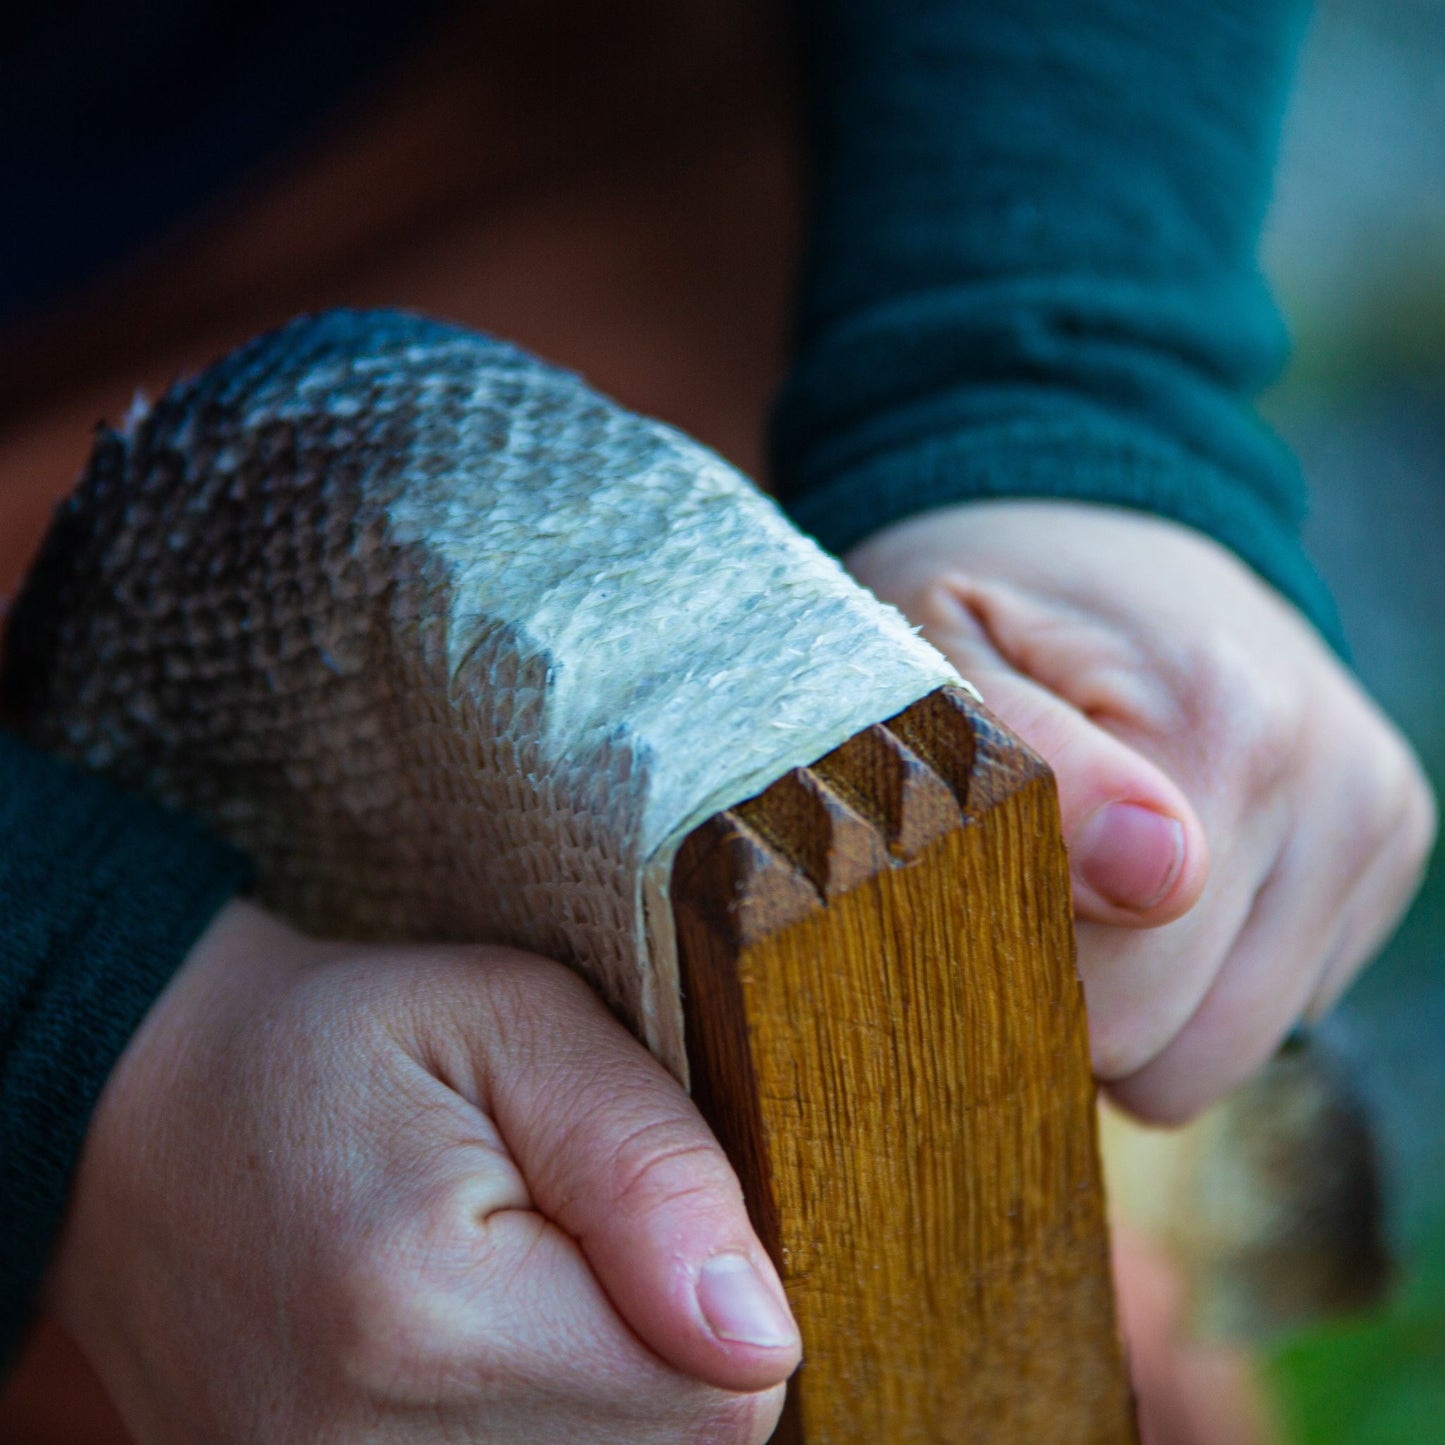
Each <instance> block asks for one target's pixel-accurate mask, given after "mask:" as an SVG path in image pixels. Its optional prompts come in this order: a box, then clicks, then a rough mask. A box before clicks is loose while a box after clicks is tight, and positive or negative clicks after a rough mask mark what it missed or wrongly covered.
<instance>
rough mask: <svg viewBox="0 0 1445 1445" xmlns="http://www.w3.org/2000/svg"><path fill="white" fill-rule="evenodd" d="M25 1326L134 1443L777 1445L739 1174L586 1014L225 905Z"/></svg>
mask: <svg viewBox="0 0 1445 1445" xmlns="http://www.w3.org/2000/svg"><path fill="white" fill-rule="evenodd" d="M46 1303H47V1306H48V1308H49V1309H50V1310H51V1311H52V1313H54V1314H55V1316H56V1317H57V1318H58V1319H59V1321H60V1322H61V1324H63V1325H64V1326H65V1327H66V1328H67V1329H68V1330H69V1332H70V1333H71V1334H72V1335H73V1336H74V1337H75V1338H76V1339H77V1341H78V1342H79V1343H80V1345H81V1348H82V1349H83V1350H84V1351H85V1353H86V1354H87V1355H88V1356H89V1358H90V1360H91V1362H92V1363H93V1364H94V1365H95V1367H96V1368H97V1370H98V1372H99V1373H100V1375H101V1377H102V1379H103V1380H104V1381H105V1382H106V1384H107V1386H108V1388H109V1389H110V1390H111V1392H112V1394H113V1395H114V1397H115V1399H116V1401H117V1404H118V1405H119V1407H120V1410H121V1413H122V1415H123V1416H124V1418H125V1419H126V1421H127V1424H128V1426H129V1427H130V1429H131V1430H132V1431H133V1432H134V1433H135V1435H136V1438H137V1440H138V1441H139V1442H141V1445H152V1442H166V1445H171V1442H176V1445H181V1442H184V1445H202V1442H204V1445H227V1442H236V1445H273V1442H274V1445H319V1442H328V1445H330V1442H334V1445H356V1442H358V1441H363V1440H364V1441H368V1442H380V1441H386V1442H406V1445H430V1442H441V1441H446V1442H458V1441H478V1442H480V1441H488V1442H491V1441H516V1442H527V1445H538V1442H542V1441H562V1440H566V1441H569V1442H603V1441H616V1442H626V1445H641V1442H646V1441H657V1442H662V1441H666V1442H669V1445H675V1442H677V1441H680V1440H688V1441H717V1442H735V1441H736V1442H741V1441H762V1440H765V1439H767V1437H768V1435H769V1434H770V1433H771V1430H772V1428H773V1425H774V1423H775V1421H776V1419H777V1416H778V1413H779V1410H780V1409H781V1403H782V1394H783V1391H782V1385H781V1382H782V1381H783V1380H784V1379H786V1377H787V1376H788V1375H789V1374H790V1373H791V1372H792V1370H793V1369H794V1367H795V1366H796V1364H797V1362H798V1358H799V1345H798V1339H797V1333H796V1328H795V1326H794V1325H793V1323H792V1320H791V1317H790V1315H789V1314H788V1311H787V1305H786V1303H785V1301H784V1297H783V1294H782V1290H781V1287H780V1285H779V1283H778V1279H777V1276H776V1274H775V1273H774V1271H773V1268H772V1266H771V1264H770V1263H769V1261H768V1258H767V1255H766V1254H765V1253H764V1251H763V1249H762V1247H761V1245H760V1244H759V1243H758V1241H757V1239H756V1237H755V1236H754V1234H753V1231H752V1229H751V1227H750V1225H749V1223H748V1217H747V1214H746V1211H745V1209H744V1207H743V1201H742V1196H741V1193H740V1191H739V1188H738V1185H737V1181H736V1179H735V1177H734V1175H733V1172H732V1170H731V1168H730V1167H729V1166H728V1164H727V1161H726V1159H725V1158H724V1157H723V1155H722V1153H721V1151H720V1150H719V1148H718V1146H717V1144H716V1143H715V1142H714V1140H713V1138H712V1136H711V1135H710V1133H709V1132H708V1130H707V1128H706V1126H705V1125H704V1123H703V1121H702V1119H701V1118H700V1117H699V1115H698V1114H697V1112H696V1110H695V1109H694V1108H693V1106H692V1105H691V1103H690V1102H689V1101H688V1100H687V1098H686V1097H685V1095H684V1094H683V1092H682V1090H681V1089H680V1088H679V1087H678V1086H677V1084H676V1083H675V1082H674V1081H673V1080H672V1079H671V1078H670V1077H669V1076H668V1075H667V1074H666V1073H665V1072H664V1071H663V1070H662V1068H661V1067H660V1066H659V1065H658V1064H656V1063H655V1062H654V1061H653V1059H652V1058H651V1057H650V1056H649V1055H648V1054H647V1053H646V1052H645V1051H644V1050H643V1049H642V1047H641V1046H640V1045H639V1044H637V1043H636V1042H635V1041H634V1040H633V1039H632V1038H631V1037H630V1036H629V1035H628V1034H627V1033H626V1032H625V1031H624V1030H623V1029H622V1027H621V1026H620V1025H619V1024H618V1023H616V1022H615V1021H614V1020H613V1019H612V1017H611V1016H610V1015H609V1014H608V1013H607V1012H606V1011H605V1010H604V1009H603V1007H602V1006H601V1005H600V1004H599V1003H598V1001H597V1000H596V998H595V997H594V996H593V995H592V993H591V992H590V990H589V989H588V988H587V987H586V986H585V985H584V984H582V983H581V982H579V980H578V979H576V978H575V977H574V976H573V975H572V974H570V973H569V972H568V971H566V970H565V969H563V968H561V967H559V966H558V965H556V964H553V963H549V962H547V961H546V960H543V959H540V958H536V957H534V956H532V955H529V954H525V953H520V952H518V951H516V950H513V949H505V948H479V949H464V948H459V947H437V948H426V949H417V948H409V949H401V948H362V947H353V946H341V945H336V944H321V943H317V942H315V941H313V940H310V939H307V938H304V937H302V936H301V935H300V934H298V933H295V932H293V931H292V930H291V929H289V928H286V927H284V926H283V925H281V924H279V923H277V922H275V921H273V920H272V919H270V918H269V917H267V916H266V915H265V914H263V913H261V912H259V911H258V910H256V909H254V908H251V907H249V906H247V905H245V904H232V905H231V906H230V907H229V908H228V909H226V910H225V911H224V912H223V913H222V914H221V915H220V917H219V918H218V920H217V921H216V923H215V924H213V925H212V927H211V929H210V930H209V932H208V933H207V934H206V936H205V937H204V938H203V939H202V940H201V942H200V943H199V944H198V945H197V947H196V949H195V950H194V952H193V953H192V956H191V958H190V959H189V960H188V961H187V963H186V965H185V967H184V968H183V969H182V971H181V972H180V973H179V974H178V975H177V977H176V978H175V980H174V981H173V982H172V984H171V986H170V987H169V988H168V989H167V991H166V992H165V993H164V994H163V995H162V996H161V998H160V999H159V1000H158V1001H157V1004H156V1005H155V1006H154V1007H153V1008H152V1010H151V1012H150V1013H149V1014H148V1016H147V1018H146V1021H145V1023H144V1024H143V1026H142V1028H141V1030H140V1031H139V1032H138V1034H137V1035H136V1037H135V1038H134V1039H133V1040H132V1042H131V1045H130V1047H129V1048H128V1049H127V1051H126V1053H125V1054H124V1055H123V1056H122V1058H121V1060H120V1063H119V1064H118V1065H117V1068H116V1071H115V1072H114V1074H113V1075H112V1077H111V1079H110V1080H109V1082H108V1083H107V1086H106V1089H105V1091H104V1093H103V1095H102V1098H101V1101H100V1105H99V1107H98V1109H97V1112H96V1114H95V1116H94V1119H93V1121H92V1124H91V1127H90V1129H89V1132H88V1134H87V1137H86V1143H85V1148H84V1151H83V1154H82V1158H81V1162H80V1166H79V1170H78V1174H77V1178H76V1181H75V1186H74V1190H73V1194H72V1205H71V1209H70V1212H69V1215H68V1218H67V1223H66V1226H65V1229H64V1231H63V1234H62V1238H61V1241H60V1244H59V1247H58V1252H57V1258H56V1260H55V1263H54V1265H53V1267H52V1270H51V1274H50V1278H49V1281H48V1286H47V1299H46Z"/></svg>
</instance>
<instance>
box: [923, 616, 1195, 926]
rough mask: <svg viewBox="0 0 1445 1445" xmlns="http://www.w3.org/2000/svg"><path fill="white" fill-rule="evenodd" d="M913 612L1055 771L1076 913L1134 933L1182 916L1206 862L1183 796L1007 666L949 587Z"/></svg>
mask: <svg viewBox="0 0 1445 1445" xmlns="http://www.w3.org/2000/svg"><path fill="white" fill-rule="evenodd" d="M914 615H916V616H918V617H919V618H920V620H921V621H922V623H923V631H924V635H925V636H926V637H927V638H928V640H929V641H930V642H932V643H933V644H934V646H936V647H938V648H939V649H940V650H941V651H942V652H943V653H944V654H945V655H946V656H947V657H948V659H949V660H950V661H951V662H952V663H953V664H954V665H955V666H956V667H957V668H958V669H959V671H960V672H961V673H962V674H963V675H964V676H965V677H967V678H968V679H969V680H970V681H971V682H972V683H974V685H975V686H976V687H978V688H979V689H980V691H981V692H982V693H983V696H984V700H985V702H986V703H987V705H988V707H989V709H990V710H991V711H992V712H994V713H996V714H997V715H998V717H999V718H1000V720H1001V721H1003V722H1004V723H1006V724H1007V725H1008V726H1009V727H1010V728H1012V729H1013V730H1014V731H1015V732H1016V733H1018V735H1019V736H1020V737H1021V738H1023V740H1024V741H1025V742H1026V743H1028V744H1029V746H1030V747H1032V748H1033V749H1034V750H1035V751H1036V752H1037V753H1039V754H1040V755H1041V756H1042V757H1043V758H1044V760H1045V761H1046V762H1047V763H1048V764H1049V766H1050V767H1051V768H1052V769H1053V771H1054V777H1055V779H1056V781H1057V784H1058V790H1059V809H1060V813H1061V815H1062V819H1063V827H1064V838H1065V841H1066V842H1067V843H1068V845H1069V861H1070V868H1071V871H1072V876H1073V885H1074V906H1075V911H1076V913H1077V914H1078V916H1079V917H1080V918H1082V919H1086V920H1090V921H1093V922H1096V923H1107V924H1113V925H1116V926H1123V927H1134V928H1142V927H1158V926H1159V925H1161V924H1164V923H1168V922H1170V921H1172V920H1173V919H1176V918H1179V917H1180V916H1181V915H1183V914H1184V913H1187V912H1188V911H1189V909H1191V908H1192V907H1193V906H1194V904H1195V903H1196V902H1197V901H1198V899H1199V895H1200V893H1201V891H1202V890H1203V888H1204V883H1205V879H1206V877H1207V876H1208V872H1209V863H1208V848H1207V846H1206V843H1205V834H1204V828H1203V825H1202V824H1201V822H1200V820H1199V818H1198V816H1197V814H1196V813H1195V811H1194V809H1193V808H1192V807H1191V806H1190V803H1189V801H1188V799H1187V798H1186V797H1185V796H1184V794H1183V792H1182V791H1181V790H1180V789H1179V788H1178V787H1176V786H1175V784H1174V783H1173V782H1172V781H1171V780H1170V779H1169V777H1168V776H1167V775H1166V774H1165V773H1164V772H1163V771H1161V770H1160V769H1159V768H1158V767H1157V766H1156V765H1155V764H1154V763H1152V762H1150V761H1149V760H1148V759H1147V758H1145V757H1144V756H1142V755H1141V754H1140V753H1139V752H1137V751H1135V749H1133V748H1131V747H1129V746H1128V745H1127V744H1126V743H1124V742H1122V741H1121V740H1120V739H1118V738H1116V737H1114V736H1112V735H1111V734H1110V733H1108V732H1106V731H1105V730H1104V729H1103V728H1101V727H1099V726H1098V725H1097V724H1095V723H1094V722H1092V721H1091V720H1090V719H1089V718H1087V717H1086V716H1085V715H1084V714H1083V713H1082V712H1080V711H1079V710H1078V709H1077V708H1075V707H1073V706H1071V705H1070V704H1069V703H1067V702H1065V701H1064V700H1063V699H1062V698H1060V697H1059V696H1058V695H1057V694H1055V693H1054V692H1052V691H1050V690H1049V689H1048V688H1046V687H1044V686H1042V685H1041V684H1040V683H1038V682H1036V681H1035V680H1034V679H1032V678H1030V677H1027V676H1025V675H1024V674H1023V673H1021V672H1019V671H1018V670H1017V669H1015V668H1014V667H1012V666H1011V665H1010V664H1009V663H1008V662H1007V661H1006V660H1005V659H1004V658H1003V657H1002V656H1001V655H1000V654H999V653H998V651H997V650H996V649H995V648H994V647H993V645H992V642H991V640H990V639H989V637H988V635H987V633H986V632H985V630H984V628H983V626H982V625H981V624H980V623H979V621H978V619H977V618H975V617H974V616H973V614H972V613H970V612H969V610H968V609H967V608H966V607H965V606H963V605H962V603H961V602H959V600H958V599H957V597H956V596H955V595H954V594H953V592H952V591H951V590H950V589H948V588H938V589H934V590H933V591H932V592H930V594H929V595H928V596H927V597H926V598H920V599H919V600H918V602H917V603H916V604H915V607H914ZM1082 661H1083V660H1082V659H1081V663H1082Z"/></svg>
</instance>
